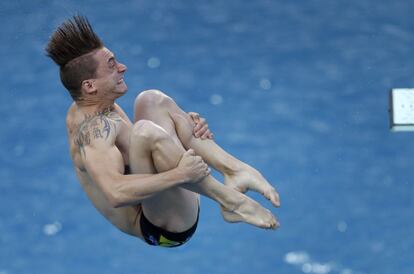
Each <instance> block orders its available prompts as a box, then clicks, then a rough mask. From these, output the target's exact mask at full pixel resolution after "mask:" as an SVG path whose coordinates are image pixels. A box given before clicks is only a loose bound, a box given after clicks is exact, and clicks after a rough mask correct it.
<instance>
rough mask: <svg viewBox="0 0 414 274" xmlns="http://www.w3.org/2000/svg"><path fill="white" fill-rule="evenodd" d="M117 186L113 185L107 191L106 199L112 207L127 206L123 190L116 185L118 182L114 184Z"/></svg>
mask: <svg viewBox="0 0 414 274" xmlns="http://www.w3.org/2000/svg"><path fill="white" fill-rule="evenodd" d="M112 185H113V186H115V187H112V188H111V189H108V190H107V191H105V196H106V199H107V200H108V202H109V205H110V206H111V207H112V208H120V207H123V206H126V205H127V203H126V199H125V195H123V193H122V191H121V190H120V189H118V187H116V184H112Z"/></svg>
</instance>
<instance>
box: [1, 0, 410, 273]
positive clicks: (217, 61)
mask: <svg viewBox="0 0 414 274" xmlns="http://www.w3.org/2000/svg"><path fill="white" fill-rule="evenodd" d="M75 12H81V13H83V14H84V15H87V16H88V18H89V19H90V21H91V23H92V24H93V26H94V28H95V30H96V32H97V33H98V34H99V35H100V36H101V37H102V39H103V40H104V42H105V44H106V46H107V47H108V48H110V49H111V50H112V51H113V52H115V54H116V55H117V58H118V59H119V60H120V61H122V62H123V63H125V64H126V65H127V66H128V72H127V74H126V81H127V83H128V85H129V92H128V94H127V95H125V96H124V97H123V98H121V99H120V100H119V104H120V105H121V106H122V107H123V108H124V109H125V110H126V112H127V113H128V114H130V115H131V114H132V104H133V100H134V98H135V96H136V95H137V93H138V92H139V91H141V90H144V89H148V88H157V89H161V90H163V91H164V92H166V93H167V94H169V95H170V96H172V97H173V98H174V99H175V100H176V101H177V103H178V104H179V105H180V106H181V107H182V108H183V109H185V110H187V111H197V112H199V113H201V114H202V115H203V116H205V117H206V118H207V119H208V122H209V125H210V128H211V129H212V131H213V132H214V133H215V136H216V141H217V142H218V143H219V144H220V145H221V146H223V147H224V148H225V149H226V150H228V151H230V152H231V153H232V154H233V155H235V156H237V157H239V158H240V159H242V160H243V161H245V162H247V163H250V164H252V165H253V166H255V167H257V168H258V169H259V170H261V171H262V172H263V174H264V175H265V176H266V177H267V178H268V179H269V181H271V182H272V183H273V184H274V185H275V186H276V187H277V189H278V191H279V192H280V195H281V199H282V207H281V208H280V209H272V211H273V213H274V214H275V215H277V216H278V218H279V220H280V223H281V228H280V229H279V230H278V231H276V232H269V231H262V230H259V229H257V228H254V227H252V226H249V225H246V224H227V223H225V222H224V221H223V220H222V218H221V216H220V213H219V208H218V207H217V205H216V204H214V203H213V202H211V201H209V200H207V199H203V201H202V203H203V207H202V215H201V219H200V224H199V229H198V231H197V233H196V235H195V236H194V238H193V239H192V240H191V241H190V242H189V243H188V244H187V245H185V246H183V247H181V248H178V249H161V248H151V247H149V246H147V245H145V244H144V243H142V242H140V241H138V240H136V239H134V238H132V237H129V236H127V235H124V234H122V233H121V232H119V231H118V230H116V229H115V228H113V227H112V226H111V225H110V224H109V223H108V222H107V221H106V220H105V219H104V218H103V217H101V216H100V215H99V214H98V213H97V212H96V210H95V209H94V208H93V206H92V205H91V203H90V202H89V201H88V199H87V198H86V196H85V194H84V193H83V191H82V189H81V187H80V185H79V184H78V182H77V180H76V177H75V175H74V172H73V169H72V166H71V162H70V159H69V154H68V148H67V141H66V129H65V114H66V110H67V108H68V106H69V105H70V103H71V99H70V97H69V96H68V94H67V92H66V91H65V90H64V88H63V87H62V85H61V84H60V82H59V78H58V70H57V67H56V66H55V65H54V64H53V63H52V61H51V60H49V59H48V58H46V57H45V56H44V51H43V49H44V46H45V44H46V42H47V40H48V37H49V35H50V34H51V32H52V31H53V30H54V29H55V27H56V26H57V25H58V24H60V23H61V22H62V21H63V20H64V19H65V18H67V17H69V16H71V15H72V14H74V13H75ZM413 14H414V2H412V1H402V0H397V1H374V0H359V1H356V0H337V1H328V0H309V1H299V0H296V1H281V0H277V1H270V0H267V1H265V0H256V1H242V0H237V1H236V0H228V1H218V0H213V1H167V0H164V1H157V0H154V1H147V0H145V1H132V0H130V1H106V0H105V1H97V0H95V1H93V0H85V1H73V0H70V1H57V0H56V1H50V0H33V1H22V0H15V1H6V0H4V1H2V2H1V3H0V26H1V27H0V38H1V43H0V57H1V58H0V60H1V65H0V82H1V91H0V115H1V117H3V119H2V120H1V134H0V147H1V149H0V193H1V198H0V273H1V274H26V273H39V274H48V273H50V274H64V273H65V274H66V273H71V274H72V273H79V274H83V273H85V274H92V273H100V274H106V273H108V274H109V273H111V274H112V273H123V274H129V273H134V274H135V273H140V274H147V273H165V272H168V273H180V274H187V273H188V274H190V273H202V274H204V273H213V274H214V273H217V274H218V273H249V274H250V273H280V274H290V273H292V274H295V273H317V274H325V273H340V274H356V273H358V274H362V273H364V274H365V273H366V274H368V273H370V274H386V273H387V274H393V273H399V274H412V273H414V259H413V258H414V235H413V232H414V221H413V212H414V202H413V198H414V187H413V183H414V182H413V176H414V174H413V158H414V133H391V132H390V131H389V122H388V94H389V90H390V88H393V87H414V78H413V77H412V76H413V72H414V62H413V58H414V54H413V44H414V17H413V16H412V15H413ZM251 196H252V197H253V198H255V199H258V200H259V201H260V202H261V203H262V204H263V205H264V206H266V207H268V208H270V207H271V206H270V204H269V203H268V202H267V201H265V200H263V199H262V198H261V197H260V196H258V195H256V194H251Z"/></svg>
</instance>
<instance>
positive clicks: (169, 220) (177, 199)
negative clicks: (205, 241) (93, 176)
mask: <svg viewBox="0 0 414 274" xmlns="http://www.w3.org/2000/svg"><path fill="white" fill-rule="evenodd" d="M151 124H153V126H151ZM143 125H145V127H146V128H143V127H144V126H143ZM148 127H149V128H148ZM148 130H153V131H158V132H157V133H156V134H148V132H144V131H148ZM160 134H161V135H162V136H163V137H162V140H157V139H156V138H159V137H157V136H159V135H160ZM130 138H131V139H130V151H129V155H130V168H131V172H132V173H135V174H154V173H157V172H158V171H157V168H156V167H157V166H160V164H158V165H157V162H156V161H160V162H162V166H163V168H164V170H161V171H165V170H168V169H172V168H175V167H176V166H177V163H178V161H179V157H180V155H182V152H183V151H182V150H180V147H179V146H178V145H177V144H176V143H175V142H174V141H173V140H172V138H171V136H170V135H169V134H168V133H167V132H166V131H165V130H164V129H162V128H160V127H159V126H157V125H155V124H154V123H151V122H149V121H146V122H145V123H144V121H140V122H137V123H135V124H134V128H133V132H132V134H131V137H130ZM149 142H158V143H157V146H155V147H157V149H158V150H160V151H161V152H162V153H164V152H167V153H166V154H165V155H167V154H168V156H169V157H163V158H162V159H160V157H153V155H154V154H157V153H159V151H153V150H151V147H154V146H153V145H151V143H149ZM172 155H173V156H174V155H175V156H176V157H170V156H172ZM176 158H178V159H176ZM142 210H143V214H144V215H145V217H147V219H148V220H149V221H151V222H152V223H153V224H154V225H156V226H159V227H161V228H164V229H166V230H168V231H171V232H182V231H185V230H186V229H188V228H189V227H191V226H192V225H193V224H194V222H195V220H196V218H197V213H198V194H195V193H193V192H191V191H188V190H185V189H183V188H181V187H174V188H171V189H168V190H166V191H163V192H159V193H157V194H156V195H153V196H152V197H150V198H147V199H145V200H144V201H142Z"/></svg>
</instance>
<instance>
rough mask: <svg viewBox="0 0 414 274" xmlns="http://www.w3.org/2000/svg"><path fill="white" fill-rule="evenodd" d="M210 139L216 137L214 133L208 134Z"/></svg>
mask: <svg viewBox="0 0 414 274" xmlns="http://www.w3.org/2000/svg"><path fill="white" fill-rule="evenodd" d="M208 139H211V140H213V139H214V134H213V133H211V132H210V135H209V136H208Z"/></svg>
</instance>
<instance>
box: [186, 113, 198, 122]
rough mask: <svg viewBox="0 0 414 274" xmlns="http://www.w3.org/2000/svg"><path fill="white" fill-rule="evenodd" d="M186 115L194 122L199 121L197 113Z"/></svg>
mask: <svg viewBox="0 0 414 274" xmlns="http://www.w3.org/2000/svg"><path fill="white" fill-rule="evenodd" d="M188 114H189V115H190V117H191V119H193V121H194V122H198V121H199V120H200V115H199V114H198V113H197V112H189V113H188Z"/></svg>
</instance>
